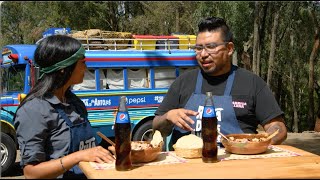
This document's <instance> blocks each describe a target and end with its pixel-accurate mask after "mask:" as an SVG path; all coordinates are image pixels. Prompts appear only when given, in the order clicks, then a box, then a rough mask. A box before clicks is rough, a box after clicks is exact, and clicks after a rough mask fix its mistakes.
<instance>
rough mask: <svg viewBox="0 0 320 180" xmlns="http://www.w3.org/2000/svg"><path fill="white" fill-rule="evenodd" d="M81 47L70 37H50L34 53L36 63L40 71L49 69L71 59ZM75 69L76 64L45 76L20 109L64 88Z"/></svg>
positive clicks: (42, 41)
mask: <svg viewBox="0 0 320 180" xmlns="http://www.w3.org/2000/svg"><path fill="white" fill-rule="evenodd" d="M80 47H81V43H80V42H79V41H78V40H76V39H74V38H72V37H70V36H67V35H52V36H48V37H46V38H44V39H42V40H41V41H40V42H39V44H38V46H37V48H36V50H35V53H34V61H35V63H36V64H37V65H38V66H39V67H40V69H41V68H45V67H49V66H52V65H54V64H56V63H58V62H60V61H62V60H65V59H67V58H69V57H70V56H72V55H73V54H75V53H76V52H77V51H78V50H79V48H80ZM75 67H76V63H74V64H72V65H71V66H68V67H66V68H64V70H63V72H61V70H58V71H54V72H52V73H48V74H43V76H42V78H41V79H39V80H38V81H37V83H36V84H35V86H34V87H33V88H32V89H31V91H30V92H29V93H28V95H27V96H26V97H25V98H24V100H23V101H22V102H21V104H20V105H19V107H18V108H20V107H21V106H22V105H23V104H24V103H25V102H27V101H29V100H32V99H34V98H35V97H38V98H43V97H46V96H48V95H50V96H51V95H52V94H53V92H54V91H55V90H56V89H58V88H61V87H63V85H64V84H65V83H66V82H67V81H68V80H69V79H70V77H71V74H72V72H73V70H74V68H75Z"/></svg>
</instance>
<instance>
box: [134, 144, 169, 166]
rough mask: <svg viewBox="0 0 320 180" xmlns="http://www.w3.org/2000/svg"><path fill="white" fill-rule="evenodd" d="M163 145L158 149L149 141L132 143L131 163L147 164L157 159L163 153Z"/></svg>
mask: <svg viewBox="0 0 320 180" xmlns="http://www.w3.org/2000/svg"><path fill="white" fill-rule="evenodd" d="M162 146H163V143H161V144H160V145H159V146H158V147H152V145H151V144H150V142H148V141H132V142H131V161H132V163H147V162H151V161H154V160H156V159H157V157H158V155H159V154H160V152H161V151H162Z"/></svg>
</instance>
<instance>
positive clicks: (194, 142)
mask: <svg viewBox="0 0 320 180" xmlns="http://www.w3.org/2000/svg"><path fill="white" fill-rule="evenodd" d="M202 146H203V141H202V139H201V138H200V137H198V136H196V135H194V134H189V135H185V136H182V137H181V138H179V139H178V140H177V142H176V143H175V144H174V145H173V146H172V147H173V149H174V152H175V154H176V155H177V156H179V157H183V158H187V159H192V158H201V157H202Z"/></svg>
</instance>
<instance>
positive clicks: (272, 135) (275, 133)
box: [266, 129, 279, 141]
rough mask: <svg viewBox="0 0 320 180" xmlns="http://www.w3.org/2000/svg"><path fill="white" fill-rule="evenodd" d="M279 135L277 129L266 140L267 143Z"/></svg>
mask: <svg viewBox="0 0 320 180" xmlns="http://www.w3.org/2000/svg"><path fill="white" fill-rule="evenodd" d="M278 133H279V129H277V130H276V131H275V132H273V133H272V134H271V135H269V136H268V137H267V138H266V140H267V141H268V140H269V139H271V138H273V137H274V136H275V135H277V134H278Z"/></svg>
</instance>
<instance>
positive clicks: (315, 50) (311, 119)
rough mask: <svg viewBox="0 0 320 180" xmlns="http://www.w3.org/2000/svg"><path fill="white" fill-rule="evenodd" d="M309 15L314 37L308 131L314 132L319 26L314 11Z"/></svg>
mask: <svg viewBox="0 0 320 180" xmlns="http://www.w3.org/2000/svg"><path fill="white" fill-rule="evenodd" d="M309 14H310V16H311V18H312V20H313V22H314V27H315V36H314V44H313V48H312V52H311V55H310V58H309V112H308V115H309V121H308V122H309V123H308V124H309V130H314V126H315V119H314V98H313V91H314V61H315V59H316V57H317V54H318V50H319V31H320V30H319V29H320V28H319V25H318V21H317V19H316V15H315V12H314V9H312V10H311V11H309Z"/></svg>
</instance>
